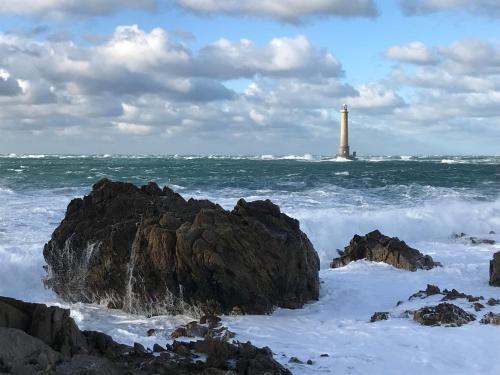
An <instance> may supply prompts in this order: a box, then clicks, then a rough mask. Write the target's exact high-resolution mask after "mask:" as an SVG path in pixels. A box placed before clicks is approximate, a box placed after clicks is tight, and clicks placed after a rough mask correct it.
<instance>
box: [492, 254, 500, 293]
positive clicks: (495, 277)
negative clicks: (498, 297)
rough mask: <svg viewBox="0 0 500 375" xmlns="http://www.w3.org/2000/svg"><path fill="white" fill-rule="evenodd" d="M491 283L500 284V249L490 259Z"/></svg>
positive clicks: (493, 284)
mask: <svg viewBox="0 0 500 375" xmlns="http://www.w3.org/2000/svg"><path fill="white" fill-rule="evenodd" d="M490 285H491V286H500V251H498V252H496V253H495V254H494V255H493V259H492V260H491V261H490Z"/></svg>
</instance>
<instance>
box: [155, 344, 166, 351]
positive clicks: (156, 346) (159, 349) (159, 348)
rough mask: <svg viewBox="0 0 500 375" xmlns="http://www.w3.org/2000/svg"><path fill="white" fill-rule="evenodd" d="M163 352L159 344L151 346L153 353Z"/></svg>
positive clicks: (163, 349)
mask: <svg viewBox="0 0 500 375" xmlns="http://www.w3.org/2000/svg"><path fill="white" fill-rule="evenodd" d="M164 351H166V349H165V348H164V347H163V346H161V345H160V344H157V343H155V344H154V345H153V353H161V352H164Z"/></svg>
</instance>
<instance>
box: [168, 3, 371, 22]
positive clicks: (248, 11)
mask: <svg viewBox="0 0 500 375" xmlns="http://www.w3.org/2000/svg"><path fill="white" fill-rule="evenodd" d="M177 4H178V5H180V6H181V7H184V8H186V9H189V10H192V11H195V12H199V13H225V14H230V15H248V16H260V17H269V18H274V19H277V20H280V21H285V22H301V21H302V20H304V18H307V17H310V16H343V17H374V16H376V15H377V8H376V6H375V2H374V1H373V0H308V1H304V0H273V1H269V0H240V1H235V0H177Z"/></svg>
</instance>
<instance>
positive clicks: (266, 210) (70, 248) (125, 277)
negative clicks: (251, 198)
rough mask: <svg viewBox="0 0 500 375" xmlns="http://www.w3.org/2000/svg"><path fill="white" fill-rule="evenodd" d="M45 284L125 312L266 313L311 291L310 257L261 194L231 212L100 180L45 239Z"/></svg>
mask: <svg viewBox="0 0 500 375" xmlns="http://www.w3.org/2000/svg"><path fill="white" fill-rule="evenodd" d="M44 257H45V260H46V261H47V264H48V267H47V270H48V275H47V277H46V279H45V284H46V285H47V286H48V287H50V288H52V289H53V290H54V291H55V292H56V293H57V294H59V295H60V296H61V297H62V298H63V299H65V300H67V301H72V302H76V301H81V302H87V303H89V302H91V303H100V304H107V305H108V306H110V307H114V308H121V309H124V310H127V311H130V312H134V313H146V314H153V315H154V314H161V313H182V312H191V313H202V312H203V313H207V312H209V313H230V312H241V313H256V314H260V313H269V312H271V311H272V310H273V308H274V307H286V308H300V307H302V306H303V305H304V303H306V302H308V301H310V300H316V299H317V298H318V295H319V277H318V271H319V259H318V255H317V253H316V251H315V250H314V248H313V246H312V244H311V242H310V241H309V239H308V238H307V236H306V235H305V234H304V233H303V232H302V231H301V230H300V228H299V222H298V221H297V220H295V219H292V218H290V217H288V216H287V215H285V214H283V213H281V212H280V209H279V207H278V206H276V205H274V204H273V203H271V202H270V201H256V202H245V201H244V200H240V201H238V203H237V204H236V206H235V208H234V209H233V210H232V211H226V210H224V209H222V208H221V207H220V206H219V205H217V204H214V203H212V202H210V201H207V200H194V199H190V200H188V201H186V200H184V199H183V198H182V197H181V196H180V195H179V194H177V193H175V192H173V191H172V190H170V189H169V188H167V187H165V188H163V189H160V188H159V187H158V186H157V185H156V184H154V183H149V184H148V185H145V186H143V187H141V188H138V187H136V186H134V185H132V184H128V183H122V182H112V181H110V180H107V179H103V180H101V181H99V182H98V183H96V184H95V185H94V187H93V190H92V192H91V193H90V194H89V195H88V196H85V197H84V198H83V199H80V198H78V199H74V200H73V201H71V203H70V204H69V205H68V209H67V212H66V216H65V218H64V220H63V221H62V222H61V224H60V225H59V226H58V227H57V229H56V230H55V231H54V233H53V235H52V238H51V240H50V241H49V242H48V243H47V244H46V245H45V248H44Z"/></svg>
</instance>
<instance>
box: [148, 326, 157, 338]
mask: <svg viewBox="0 0 500 375" xmlns="http://www.w3.org/2000/svg"><path fill="white" fill-rule="evenodd" d="M157 334H158V330H156V329H154V328H151V329H148V332H147V335H148V336H156V335H157Z"/></svg>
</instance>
